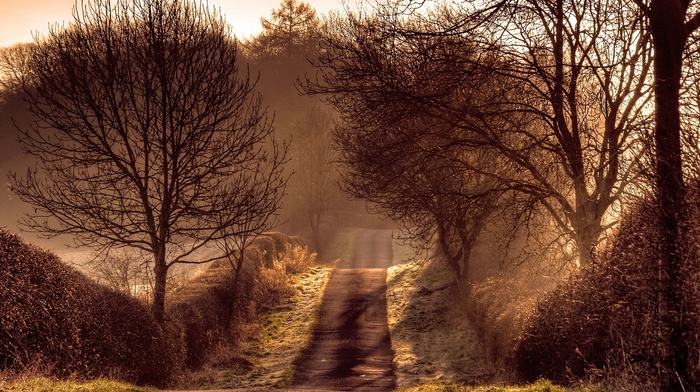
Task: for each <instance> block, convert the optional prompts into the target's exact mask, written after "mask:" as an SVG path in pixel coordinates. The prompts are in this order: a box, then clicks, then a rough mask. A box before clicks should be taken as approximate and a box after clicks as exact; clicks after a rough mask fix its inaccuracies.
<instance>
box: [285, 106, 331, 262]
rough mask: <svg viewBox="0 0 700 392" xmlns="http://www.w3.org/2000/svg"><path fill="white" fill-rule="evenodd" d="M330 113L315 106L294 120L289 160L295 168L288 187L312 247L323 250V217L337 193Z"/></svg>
mask: <svg viewBox="0 0 700 392" xmlns="http://www.w3.org/2000/svg"><path fill="white" fill-rule="evenodd" d="M333 127H334V124H333V116H332V114H331V112H330V111H329V110H327V109H322V108H321V107H314V108H312V109H311V110H309V111H308V113H307V114H306V116H305V117H303V118H301V120H299V121H297V122H296V123H295V124H294V136H295V140H294V142H295V143H294V145H293V146H292V154H291V155H292V160H291V161H292V163H293V167H294V169H295V170H296V172H295V173H294V177H293V178H292V179H290V188H291V190H292V192H293V195H294V196H296V197H297V199H298V200H297V203H298V206H299V207H300V208H301V212H302V213H303V214H304V216H305V218H306V220H307V221H308V225H309V228H310V229H311V240H312V242H313V244H314V247H315V248H316V249H317V250H318V251H319V252H323V250H324V249H323V248H324V245H325V240H329V238H322V230H321V225H322V223H323V218H324V217H325V216H326V214H327V213H328V212H329V210H331V209H332V207H333V205H334V204H335V202H336V201H337V199H338V198H339V197H340V189H339V188H338V180H339V173H338V168H337V167H336V165H335V162H336V160H337V152H336V151H335V150H334V149H333V148H332V142H333V140H332V133H333Z"/></svg>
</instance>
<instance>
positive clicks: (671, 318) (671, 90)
mask: <svg viewBox="0 0 700 392" xmlns="http://www.w3.org/2000/svg"><path fill="white" fill-rule="evenodd" d="M635 3H636V4H637V5H638V6H639V8H640V9H641V10H642V12H643V13H644V15H645V16H646V18H647V19H648V21H649V26H650V31H651V36H652V43H653V49H654V99H655V101H654V104H655V112H654V113H655V118H654V122H655V127H654V128H655V129H654V147H655V159H656V173H655V174H656V176H655V179H656V198H657V203H658V205H659V228H660V234H661V238H660V244H661V246H662V248H661V255H660V258H659V267H660V268H659V270H660V273H659V279H660V282H659V283H660V294H661V295H660V301H661V303H660V309H661V311H662V314H664V317H663V320H662V322H663V324H664V325H663V339H664V342H665V348H666V350H665V358H662V361H661V363H660V364H659V365H660V368H661V369H662V370H663V372H664V374H663V376H664V377H663V379H662V381H663V385H662V388H663V389H664V390H668V391H671V390H674V391H680V390H685V388H687V387H689V386H690V373H689V371H690V366H691V364H690V362H689V354H690V353H689V347H688V342H687V337H686V336H684V335H685V334H686V333H687V332H688V317H687V314H686V313H687V312H688V309H687V299H686V298H684V290H685V285H686V283H687V281H686V279H687V277H686V276H684V266H683V264H682V261H683V257H682V255H681V252H680V250H681V247H680V243H679V239H680V238H681V233H680V228H681V225H680V224H679V223H680V220H681V214H682V213H683V211H684V208H683V204H684V198H685V184H684V180H683V158H682V151H681V120H680V87H681V78H682V72H683V54H684V51H685V50H686V47H687V44H688V41H689V38H690V36H691V34H692V33H693V32H695V31H696V30H698V28H699V27H700V12H697V6H698V5H697V4H692V3H693V1H692V0H635ZM693 7H695V8H693Z"/></svg>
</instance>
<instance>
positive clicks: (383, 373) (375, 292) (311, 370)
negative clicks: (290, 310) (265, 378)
mask: <svg viewBox="0 0 700 392" xmlns="http://www.w3.org/2000/svg"><path fill="white" fill-rule="evenodd" d="M392 258H393V257H392V239H391V230H363V231H360V232H359V234H358V237H357V240H356V245H355V253H354V257H353V260H352V263H351V268H338V269H336V270H335V271H334V272H333V274H332V275H331V278H330V280H329V282H328V284H327V286H326V290H325V293H324V295H323V302H322V304H321V313H320V319H319V322H318V325H317V326H316V330H315V332H314V338H313V342H312V344H311V346H310V347H309V349H308V351H307V352H306V353H305V355H304V357H303V358H302V360H301V362H300V363H299V366H298V367H297V372H296V374H295V377H294V380H293V382H292V388H294V389H316V390H353V391H362V390H364V391H389V390H392V389H394V388H395V386H396V378H395V376H394V372H393V369H392V358H393V353H392V351H391V340H390V338H389V329H388V326H387V313H386V268H388V267H390V266H391V263H392Z"/></svg>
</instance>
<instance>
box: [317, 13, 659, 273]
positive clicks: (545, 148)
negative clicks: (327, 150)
mask: <svg viewBox="0 0 700 392" xmlns="http://www.w3.org/2000/svg"><path fill="white" fill-rule="evenodd" d="M397 7H398V8H397ZM566 7H567V8H566V9H564V8H563V4H562V2H559V1H545V2H542V1H512V2H494V3H493V4H492V5H491V6H490V7H485V8H484V9H477V10H474V9H468V8H467V7H466V6H465V7H463V8H459V6H456V7H455V8H444V9H443V8H438V9H437V10H436V11H434V12H433V13H430V14H428V15H427V16H423V15H421V14H413V15H410V16H402V15H401V14H400V12H399V11H400V10H401V7H400V5H397V6H396V7H394V8H380V13H379V14H378V15H371V16H366V15H349V17H348V18H347V19H331V20H330V22H329V25H328V28H327V30H326V33H325V34H324V37H323V52H322V55H321V58H320V59H319V61H318V63H317V65H318V66H319V69H320V71H321V77H320V80H318V81H313V82H312V83H310V84H309V86H308V87H309V91H311V92H316V93H327V94H330V96H331V98H329V100H330V101H331V103H332V104H333V105H335V107H336V108H338V110H339V111H340V112H341V115H342V116H343V120H344V121H345V123H347V124H352V125H350V126H349V127H352V130H351V131H350V130H348V131H347V132H343V133H341V135H340V136H339V144H340V145H341V146H343V148H344V149H345V147H346V146H348V147H349V148H348V149H347V150H349V151H353V154H354V157H355V158H357V157H360V156H362V155H363V154H367V155H366V156H367V157H371V156H373V155H372V152H369V151H367V149H369V148H372V143H367V142H366V140H365V139H363V138H364V137H365V135H366V134H368V132H363V131H362V130H363V129H365V130H366V129H368V127H369V128H371V129H373V132H386V133H391V134H392V136H393V135H402V137H403V140H404V141H405V142H406V143H407V144H411V143H413V144H414V145H415V148H414V150H405V151H415V149H416V148H417V149H419V150H421V151H423V152H424V153H426V154H427V155H423V156H424V157H429V158H430V160H431V161H433V162H434V161H435V159H438V158H439V159H445V160H447V161H448V162H451V164H452V165H453V168H459V169H458V171H459V172H461V173H463V175H465V176H467V177H469V176H474V175H480V176H483V178H484V180H479V183H480V184H489V185H488V186H490V187H491V191H492V194H494V193H495V194H500V195H506V194H507V195H513V194H517V195H519V196H518V197H517V198H516V199H517V200H520V203H522V205H523V206H530V207H536V208H538V209H539V210H541V211H544V212H546V213H547V214H548V215H549V216H550V218H551V219H552V220H553V221H554V222H555V223H556V225H557V227H558V231H559V233H560V235H561V237H560V239H561V241H560V244H566V243H571V244H572V245H573V247H574V249H577V252H576V258H578V259H579V260H580V261H581V262H583V263H586V262H587V261H588V260H590V254H591V250H592V248H593V247H594V246H595V244H596V243H597V241H598V239H599V237H600V235H601V234H602V233H603V232H604V231H605V230H606V229H607V228H608V227H609V225H610V224H611V223H613V222H614V220H612V221H611V218H610V216H609V215H608V213H609V211H610V209H611V208H612V207H613V206H614V205H615V203H617V202H618V200H619V198H620V196H621V195H622V193H623V192H624V190H625V187H626V186H627V184H628V183H629V181H630V180H631V179H632V178H633V175H634V174H635V172H634V170H633V169H634V165H630V164H628V163H627V162H634V161H635V159H636V157H637V156H638V154H639V153H640V151H641V146H640V145H639V144H635V143H636V140H637V139H635V137H634V136H635V135H637V134H639V133H641V131H642V130H643V129H644V126H645V123H646V117H645V116H644V112H643V108H644V107H645V105H646V104H647V102H648V101H649V99H650V97H651V96H650V94H649V92H650V85H649V84H648V82H647V80H646V75H647V74H648V72H649V69H650V63H651V58H650V56H649V51H648V46H649V38H648V36H647V35H646V34H645V33H644V30H643V29H642V28H641V27H640V24H641V23H642V22H641V20H640V19H639V18H638V17H637V16H635V15H636V14H635V13H634V12H633V11H634V8H633V7H632V8H630V7H629V6H628V7H626V6H625V5H624V4H620V3H617V2H589V1H581V2H574V3H569V2H567V5H566ZM630 15H632V16H634V17H630ZM613 20H614V23H616V25H618V26H621V27H620V29H619V30H618V29H607V28H606V26H607V23H613V22H611V21H613ZM603 21H605V22H603ZM348 129H350V128H348ZM425 138H430V139H431V142H429V143H426V141H425V140H424V139H425ZM377 140H382V141H388V140H391V141H392V143H394V142H395V140H394V139H393V138H392V137H387V136H386V134H385V135H384V136H383V138H379V137H378V138H376V139H375V142H376V141H377ZM374 145H375V146H376V145H377V144H376V143H375V144H374ZM379 145H380V146H385V145H386V144H383V143H382V144H379ZM391 146H392V145H387V147H390V148H391ZM393 146H396V145H395V144H393ZM363 148H364V149H365V150H364V151H361V149H363ZM475 150H479V153H478V154H486V151H488V154H487V155H488V156H489V159H487V160H483V159H482V160H473V159H471V160H470V158H469V157H474V156H476V155H478V154H475V153H473V151H475ZM470 151H471V153H470ZM394 153H395V154H396V155H392V158H391V159H394V161H395V162H398V161H401V159H403V160H404V162H405V163H407V164H406V165H402V166H401V167H402V168H406V169H408V168H409V166H410V165H415V164H416V162H410V160H411V159H414V158H415V156H413V158H411V157H401V156H400V155H402V154H403V151H401V150H400V149H394ZM408 154H412V153H408ZM623 157H624V158H625V159H624V160H623ZM387 159H389V158H387ZM346 161H347V162H348V164H349V166H350V167H351V168H352V169H353V170H354V169H355V168H360V169H359V170H358V171H357V173H358V175H357V176H353V177H352V178H351V179H350V183H351V184H353V185H352V186H353V187H354V188H353V190H355V191H359V192H360V193H364V194H365V196H366V195H367V193H368V192H369V193H372V192H374V191H373V190H372V188H371V187H372V186H377V187H383V186H384V184H386V183H387V181H390V180H391V179H385V178H382V177H378V176H377V173H376V172H375V173H373V175H372V176H368V175H367V174H368V173H364V172H362V170H364V169H362V168H361V165H365V166H366V165H367V164H368V163H366V162H361V161H360V160H359V159H353V157H350V156H346ZM420 162H425V161H424V160H421V161H420ZM377 167H379V165H377ZM408 170H410V169H408ZM429 173H430V175H435V173H436V172H435V171H434V170H433V171H430V172H429ZM464 173H468V174H464ZM426 174H427V173H426ZM375 178H377V179H381V181H382V182H383V183H379V182H378V183H377V184H370V182H372V181H373V180H374V179H375ZM414 178H416V177H415V176H414ZM450 178H456V177H455V176H454V175H452V176H450ZM355 185H356V186H355ZM385 189H386V188H385ZM365 190H366V191H365ZM483 192H484V190H483V189H478V190H477V189H472V190H470V191H469V192H467V193H468V194H469V195H470V197H471V198H472V199H473V198H475V196H477V195H480V194H482V193H483ZM375 196H377V198H379V199H383V198H385V197H386V194H382V195H379V194H377V193H375ZM509 203H510V202H509ZM461 204H465V203H464V202H462V203H461ZM489 208H494V206H490V207H489ZM477 226H478V225H477Z"/></svg>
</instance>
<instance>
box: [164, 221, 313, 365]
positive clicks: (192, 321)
mask: <svg viewBox="0 0 700 392" xmlns="http://www.w3.org/2000/svg"><path fill="white" fill-rule="evenodd" d="M297 241H298V240H295V239H291V238H290V237H287V236H286V235H284V234H281V233H266V234H264V235H262V236H260V237H258V238H257V239H255V241H253V243H252V244H251V245H249V246H248V247H247V248H246V250H245V253H244V261H243V263H242V264H241V268H240V269H238V270H233V269H232V268H231V265H230V263H229V262H228V261H227V260H219V261H217V262H214V263H213V264H212V265H211V266H210V267H209V269H208V270H206V271H205V272H203V273H202V274H200V275H199V276H197V277H196V278H194V279H192V280H190V281H189V282H187V283H185V284H184V285H183V286H182V287H181V288H180V289H178V290H176V291H175V292H174V293H173V295H172V298H170V299H169V301H170V303H171V305H170V306H169V307H168V315H169V318H170V319H172V320H173V321H174V322H175V323H177V324H178V325H179V326H180V327H181V329H182V334H183V339H184V347H185V365H186V367H187V368H189V369H201V368H202V367H203V366H205V365H206V364H208V363H210V362H211V361H220V360H221V359H220V358H219V359H217V357H220V355H221V351H222V350H224V351H226V350H225V349H223V348H225V347H235V346H237V344H238V342H239V341H240V340H241V339H245V338H248V337H250V324H251V323H253V322H255V321H256V320H257V319H258V317H259V316H260V314H261V313H262V312H264V311H265V310H267V309H270V308H273V307H275V306H277V305H279V304H280V303H282V302H283V301H284V300H285V299H287V298H289V297H291V296H292V295H293V294H294V288H293V287H292V286H291V284H290V283H289V276H288V274H289V272H288V271H287V266H286V263H287V262H288V263H289V264H290V265H292V266H294V268H301V267H299V266H301V265H310V263H311V262H312V261H313V257H312V256H310V254H309V251H308V250H306V249H305V248H301V247H299V246H291V245H290V243H293V242H297ZM278 249H281V250H282V251H281V252H280V251H278ZM311 255H313V254H311ZM298 258H299V259H301V260H303V261H297V259H298ZM234 283H235V284H234Z"/></svg>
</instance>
